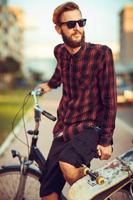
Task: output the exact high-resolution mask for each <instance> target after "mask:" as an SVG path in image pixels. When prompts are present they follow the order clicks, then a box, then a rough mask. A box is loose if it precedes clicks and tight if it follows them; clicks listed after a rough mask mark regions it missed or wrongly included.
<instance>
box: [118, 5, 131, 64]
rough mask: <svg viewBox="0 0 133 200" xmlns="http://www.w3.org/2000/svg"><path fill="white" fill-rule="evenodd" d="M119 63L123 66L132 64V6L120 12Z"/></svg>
mask: <svg viewBox="0 0 133 200" xmlns="http://www.w3.org/2000/svg"><path fill="white" fill-rule="evenodd" d="M120 61H121V63H122V64H123V65H128V64H131V63H133V4H131V5H127V6H125V7H124V8H123V10H122V11H121V12H120Z"/></svg>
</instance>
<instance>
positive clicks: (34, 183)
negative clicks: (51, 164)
mask: <svg viewBox="0 0 133 200" xmlns="http://www.w3.org/2000/svg"><path fill="white" fill-rule="evenodd" d="M39 177H40V174H39V172H38V171H37V170H35V169H33V168H28V172H27V175H26V183H25V187H24V197H23V198H22V199H23V200H39V199H40V197H39V188H40V183H39ZM19 180H20V166H19V165H17V166H4V167H2V168H0V199H2V200H15V197H16V194H17V190H18V186H19V182H20V181H19Z"/></svg>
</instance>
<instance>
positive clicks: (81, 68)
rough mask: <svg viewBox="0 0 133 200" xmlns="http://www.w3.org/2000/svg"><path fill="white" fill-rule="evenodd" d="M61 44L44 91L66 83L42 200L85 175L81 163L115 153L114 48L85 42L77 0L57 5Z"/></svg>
mask: <svg viewBox="0 0 133 200" xmlns="http://www.w3.org/2000/svg"><path fill="white" fill-rule="evenodd" d="M53 22H54V24H55V29H56V31H57V33H59V34H60V35H61V36H62V39H63V41H64V43H63V44H59V45H57V46H56V47H55V49H54V54H55V57H56V59H57V66H56V69H55V72H54V74H53V76H52V78H51V79H50V80H49V81H48V83H42V84H40V85H39V87H40V88H42V89H43V91H44V93H46V92H48V91H50V90H51V89H53V88H57V87H59V86H60V85H61V84H62V85H63V91H62V99H61V101H60V104H59V107H58V110H57V117H58V119H57V123H56V125H55V127H54V129H53V134H54V140H53V143H52V146H51V149H50V152H49V155H48V159H47V165H46V173H45V174H44V177H43V178H42V183H41V188H40V196H41V197H42V200H58V199H60V194H61V191H62V188H63V186H64V184H65V182H66V181H67V182H68V183H69V184H70V185H71V184H73V183H74V182H75V181H76V180H78V179H79V178H81V177H83V176H84V173H83V167H82V164H85V165H88V166H89V165H90V161H91V160H92V159H93V158H94V157H97V156H99V158H100V159H101V160H106V159H109V158H110V156H111V153H112V144H113V139H112V136H113V131H114V128H115V117H116V80H115V72H114V65H113V58H112V52H111V50H110V48H108V47H107V46H105V45H99V44H91V43H87V42H85V34H84V26H85V24H86V19H83V18H82V14H81V11H80V9H79V7H78V5H77V4H75V3H74V2H67V3H64V4H62V5H60V6H58V7H57V8H56V9H55V11H54V14H53Z"/></svg>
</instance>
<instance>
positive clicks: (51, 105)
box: [0, 90, 133, 169]
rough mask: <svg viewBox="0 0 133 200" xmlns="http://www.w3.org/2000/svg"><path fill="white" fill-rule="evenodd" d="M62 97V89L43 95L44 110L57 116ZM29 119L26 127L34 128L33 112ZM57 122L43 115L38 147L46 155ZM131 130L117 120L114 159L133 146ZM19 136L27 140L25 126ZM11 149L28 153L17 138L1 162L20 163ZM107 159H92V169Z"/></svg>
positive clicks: (1, 158)
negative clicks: (12, 154)
mask: <svg viewBox="0 0 133 200" xmlns="http://www.w3.org/2000/svg"><path fill="white" fill-rule="evenodd" d="M59 98H60V91H59V92H57V91H54V90H53V91H52V92H50V93H48V94H47V95H45V96H44V97H42V100H41V102H40V104H41V106H42V108H44V110H46V111H48V112H50V113H51V114H53V115H55V116H56V108H57V105H58V103H59ZM28 115H29V116H28V120H27V122H26V129H27V130H28V129H34V121H33V117H32V116H33V113H32V112H30V113H28ZM54 123H55V122H52V121H50V120H48V119H47V118H45V117H43V116H42V120H41V123H40V135H39V140H38V147H39V149H40V150H41V152H42V153H43V154H44V155H45V157H46V156H47V154H48V151H49V148H50V145H51V141H52V128H53V126H54ZM131 130H132V129H130V131H129V130H128V129H127V126H126V125H125V124H123V123H122V122H121V120H119V119H117V120H116V129H115V133H114V152H113V155H112V158H111V159H110V160H112V159H114V158H115V157H116V156H117V155H119V154H121V153H124V152H125V151H127V150H128V149H130V148H133V144H132V140H133V131H131ZM19 131H20V132H19V133H18V137H19V138H20V139H21V140H23V141H25V142H26V140H25V135H24V130H23V128H22V129H21V130H19ZM11 149H16V150H18V151H20V152H22V153H23V155H25V154H27V147H26V146H25V145H24V144H22V143H21V142H20V141H18V140H17V139H15V140H14V141H13V142H12V143H11V144H10V146H9V148H8V149H7V150H6V152H5V153H4V154H3V156H1V157H0V164H1V165H4V164H11V163H16V162H17V163H18V160H17V159H13V158H12V156H11V153H10V152H11ZM106 162H107V161H100V160H93V161H92V166H91V168H92V169H96V168H98V167H100V166H102V165H103V164H104V163H106Z"/></svg>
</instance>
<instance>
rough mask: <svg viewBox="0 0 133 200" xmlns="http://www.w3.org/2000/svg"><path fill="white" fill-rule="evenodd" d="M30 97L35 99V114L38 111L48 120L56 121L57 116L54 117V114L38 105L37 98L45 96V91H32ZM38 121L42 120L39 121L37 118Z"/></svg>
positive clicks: (39, 89)
mask: <svg viewBox="0 0 133 200" xmlns="http://www.w3.org/2000/svg"><path fill="white" fill-rule="evenodd" d="M29 95H31V96H33V97H34V104H35V106H34V109H35V112H36V111H37V112H40V113H41V114H42V115H44V116H45V117H47V118H48V119H50V120H52V121H56V117H55V116H53V115H52V114H50V113H48V112H47V111H45V110H43V109H41V107H40V106H39V104H38V98H37V97H38V96H42V95H43V90H42V89H41V88H38V89H34V90H32V91H31V92H30V93H29ZM37 120H38V121H40V119H38V117H37ZM35 121H36V117H35Z"/></svg>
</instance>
